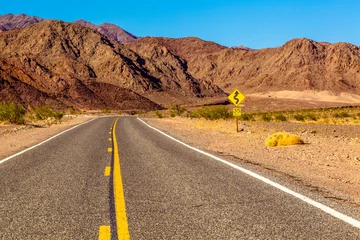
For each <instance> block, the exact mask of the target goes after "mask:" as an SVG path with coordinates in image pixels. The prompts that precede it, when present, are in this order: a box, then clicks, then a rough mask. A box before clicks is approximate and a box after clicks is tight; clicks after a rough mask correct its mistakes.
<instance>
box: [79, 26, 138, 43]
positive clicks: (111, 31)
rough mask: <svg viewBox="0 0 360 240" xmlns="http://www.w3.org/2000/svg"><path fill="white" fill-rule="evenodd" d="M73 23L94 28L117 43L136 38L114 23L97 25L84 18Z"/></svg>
mask: <svg viewBox="0 0 360 240" xmlns="http://www.w3.org/2000/svg"><path fill="white" fill-rule="evenodd" d="M74 23H75V24H79V25H81V26H84V27H88V28H91V29H93V30H96V31H98V32H99V33H101V34H103V35H105V36H106V37H107V38H109V39H112V40H115V41H116V42H118V43H125V42H130V41H134V40H136V39H138V37H136V36H135V35H133V34H131V33H129V32H127V31H125V30H124V29H122V28H120V27H118V26H116V25H114V24H110V23H104V24H101V25H99V26H96V25H94V24H92V23H90V22H87V21H84V20H78V21H75V22H74Z"/></svg>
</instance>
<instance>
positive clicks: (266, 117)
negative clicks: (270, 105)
mask: <svg viewBox="0 0 360 240" xmlns="http://www.w3.org/2000/svg"><path fill="white" fill-rule="evenodd" d="M261 119H262V120H263V121H265V122H270V121H271V120H272V116H271V114H270V113H263V114H262V116H261Z"/></svg>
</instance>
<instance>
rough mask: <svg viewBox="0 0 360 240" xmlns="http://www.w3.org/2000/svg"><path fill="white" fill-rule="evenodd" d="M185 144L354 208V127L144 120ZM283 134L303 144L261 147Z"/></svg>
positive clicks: (358, 181)
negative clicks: (280, 133) (299, 137)
mask: <svg viewBox="0 0 360 240" xmlns="http://www.w3.org/2000/svg"><path fill="white" fill-rule="evenodd" d="M144 120H145V121H147V122H148V123H149V124H151V125H152V126H154V127H156V128H158V129H161V130H163V131H165V132H167V133H169V134H170V135H172V136H174V137H177V138H178V139H180V140H183V141H185V142H187V143H190V144H191V145H193V146H195V147H198V148H201V149H205V150H207V151H210V152H214V153H216V154H217V155H220V156H226V157H229V158H231V159H233V160H235V161H239V162H241V163H243V164H246V165H250V166H251V167H252V168H257V169H258V170H260V171H266V172H268V173H270V174H272V175H275V176H277V177H280V178H283V179H287V180H290V181H291V182H293V183H295V184H297V185H301V186H306V187H308V188H309V189H310V190H311V191H317V192H320V193H321V194H322V195H323V196H325V197H326V198H332V199H335V200H337V201H340V202H342V203H345V204H348V205H351V206H353V207H355V208H357V209H360V175H359V170H360V161H359V159H360V140H359V138H360V132H359V126H358V125H321V124H297V123H272V122H241V123H240V129H241V130H242V131H241V132H239V133H236V132H235V122H234V121H225V120H219V121H207V120H199V119H185V118H173V119H156V118H145V119H144ZM278 131H286V132H290V133H294V134H297V135H300V136H301V137H302V139H303V140H304V141H305V143H306V144H304V145H296V146H290V147H275V148H273V147H266V146H265V139H266V137H267V136H268V135H269V134H272V133H275V132H278Z"/></svg>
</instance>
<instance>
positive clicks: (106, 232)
mask: <svg viewBox="0 0 360 240" xmlns="http://www.w3.org/2000/svg"><path fill="white" fill-rule="evenodd" d="M118 120H119V119H116V121H115V123H114V126H113V129H112V140H113V147H114V149H113V151H112V152H113V154H114V166H113V187H114V205H115V220H116V232H117V236H118V240H129V239H130V234H129V228H128V222H127V217H126V207H125V196H124V188H123V183H122V178H121V169H120V156H119V151H118V143H117V139H116V124H117V122H118ZM110 238H111V231H110V227H109V226H101V227H100V232H99V240H109V239H110Z"/></svg>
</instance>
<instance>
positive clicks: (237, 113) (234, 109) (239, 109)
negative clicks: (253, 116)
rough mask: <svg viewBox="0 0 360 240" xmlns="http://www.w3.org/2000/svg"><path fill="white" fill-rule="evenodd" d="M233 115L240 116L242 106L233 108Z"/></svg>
mask: <svg viewBox="0 0 360 240" xmlns="http://www.w3.org/2000/svg"><path fill="white" fill-rule="evenodd" d="M233 116H234V117H240V116H241V108H233Z"/></svg>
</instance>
